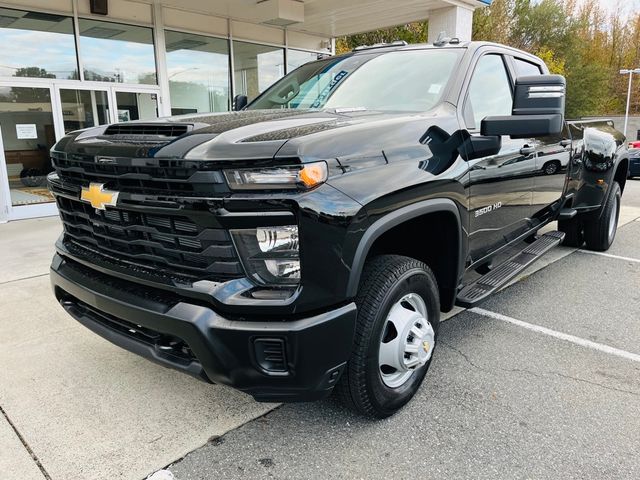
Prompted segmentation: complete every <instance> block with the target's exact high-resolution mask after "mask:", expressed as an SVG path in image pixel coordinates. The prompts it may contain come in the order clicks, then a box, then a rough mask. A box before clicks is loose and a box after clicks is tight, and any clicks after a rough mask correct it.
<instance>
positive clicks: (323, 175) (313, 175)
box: [298, 162, 327, 188]
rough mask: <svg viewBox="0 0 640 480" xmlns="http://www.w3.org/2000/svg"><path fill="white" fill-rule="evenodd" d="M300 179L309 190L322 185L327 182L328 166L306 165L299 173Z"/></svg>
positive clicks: (324, 164) (319, 164) (322, 163)
mask: <svg viewBox="0 0 640 480" xmlns="http://www.w3.org/2000/svg"><path fill="white" fill-rule="evenodd" d="M298 178H299V179H300V181H301V182H302V183H303V184H304V186H305V187H307V188H312V187H315V186H316V185H320V184H321V183H323V182H325V181H326V180H327V164H326V163H324V162H318V163H311V164H309V165H305V166H304V168H303V169H302V170H300V172H299V173H298Z"/></svg>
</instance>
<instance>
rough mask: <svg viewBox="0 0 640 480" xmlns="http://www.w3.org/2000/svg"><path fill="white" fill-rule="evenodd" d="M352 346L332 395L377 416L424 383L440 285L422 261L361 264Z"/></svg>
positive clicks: (385, 259) (382, 259)
mask: <svg viewBox="0 0 640 480" xmlns="http://www.w3.org/2000/svg"><path fill="white" fill-rule="evenodd" d="M356 305H357V307H358V318H357V322H356V332H355V340H354V347H353V352H352V354H351V357H350V359H349V361H348V363H347V368H346V369H345V372H344V374H343V375H342V377H341V379H340V381H339V383H338V385H337V386H336V391H337V393H338V395H339V397H340V399H341V400H342V402H343V403H344V404H346V405H347V406H349V407H350V408H352V409H353V410H355V411H356V412H358V413H360V414H363V415H366V416H370V417H375V418H385V417H388V416H390V415H393V414H394V413H395V412H397V411H398V410H399V409H400V408H402V407H403V406H404V405H406V404H407V402H409V400H411V398H412V397H413V396H414V394H415V393H416V391H417V390H418V388H419V387H420V385H421V384H422V380H423V379H424V376H425V374H426V373H427V370H428V369H429V365H430V364H431V359H432V356H433V352H434V348H435V345H436V340H437V332H438V326H439V323H440V301H439V295H438V286H437V283H436V279H435V277H434V275H433V272H431V270H430V269H429V267H428V266H427V265H425V264H424V263H422V262H420V261H418V260H415V259H412V258H408V257H402V256H399V255H382V256H379V257H374V258H373V259H371V260H370V261H368V262H367V264H366V265H365V268H364V271H363V273H362V278H361V281H360V286H359V289H358V295H357V297H356Z"/></svg>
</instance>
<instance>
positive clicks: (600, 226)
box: [584, 182, 622, 252]
mask: <svg viewBox="0 0 640 480" xmlns="http://www.w3.org/2000/svg"><path fill="white" fill-rule="evenodd" d="M621 198H622V191H621V189H620V185H619V184H618V182H612V183H611V187H610V190H609V197H608V198H607V203H606V204H605V206H604V209H603V211H602V215H600V217H599V218H594V219H592V220H588V221H585V223H584V238H585V241H586V243H587V248H588V249H589V250H595V251H598V252H604V251H606V250H609V247H611V245H612V244H613V241H614V240H615V238H616V231H617V229H618V219H619V217H620V200H621Z"/></svg>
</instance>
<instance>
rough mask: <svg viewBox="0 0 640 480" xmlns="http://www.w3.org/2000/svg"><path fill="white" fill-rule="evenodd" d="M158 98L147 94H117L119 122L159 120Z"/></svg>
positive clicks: (153, 94) (152, 94)
mask: <svg viewBox="0 0 640 480" xmlns="http://www.w3.org/2000/svg"><path fill="white" fill-rule="evenodd" d="M157 98H158V96H157V95H156V94H155V93H145V92H116V104H117V109H118V118H117V119H116V120H117V121H118V122H128V121H130V120H153V119H154V118H158V100H157Z"/></svg>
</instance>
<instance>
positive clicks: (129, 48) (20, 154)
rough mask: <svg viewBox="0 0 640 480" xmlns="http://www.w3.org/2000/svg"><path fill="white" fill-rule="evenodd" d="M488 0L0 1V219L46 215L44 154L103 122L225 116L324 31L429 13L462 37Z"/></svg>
mask: <svg viewBox="0 0 640 480" xmlns="http://www.w3.org/2000/svg"><path fill="white" fill-rule="evenodd" d="M488 3H490V2H489V1H488V0H399V1H394V2H388V1H382V0H354V1H352V2H342V1H339V0H305V1H299V0H211V1H206V2H205V1H201V0H182V1H181V0H146V1H144V0H140V1H135V0H107V1H104V0H103V1H93V0H15V1H0V44H1V45H2V46H3V48H2V49H1V51H0V223H2V222H6V221H10V220H18V219H23V218H33V217H42V216H49V215H56V214H57V212H56V207H55V204H54V203H53V202H52V197H51V196H50V195H49V193H48V191H47V187H46V175H47V173H49V171H50V169H51V167H50V159H49V149H50V148H51V147H52V146H53V145H54V143H55V142H56V141H57V140H59V139H60V138H62V137H63V136H64V135H65V133H66V132H70V131H73V130H78V129H82V128H87V127H92V126H96V125H100V124H105V123H113V122H122V121H129V120H151V119H155V118H158V117H162V116H168V115H180V114H193V113H200V112H227V111H229V110H230V107H231V102H232V98H233V96H234V95H238V94H244V95H247V96H248V97H249V100H251V99H252V98H255V97H256V96H257V95H258V94H259V93H260V92H262V91H263V90H264V89H266V88H267V87H268V86H269V85H271V84H272V83H273V82H274V81H276V80H277V79H279V78H280V77H282V76H283V75H285V74H286V73H287V72H289V71H291V70H293V69H295V68H297V67H298V66H300V65H302V64H304V63H306V62H309V61H311V60H315V59H318V58H322V57H323V56H326V55H331V54H333V53H334V45H335V42H334V38H336V37H338V36H341V35H346V34H351V33H357V32H362V31H367V30H372V29H375V28H381V27H385V26H390V25H396V24H401V23H404V22H407V21H413V20H416V19H418V18H429V19H430V24H433V25H434V28H433V29H430V34H431V30H433V31H434V32H436V31H442V30H446V31H447V33H449V34H450V35H452V36H458V37H460V38H461V39H463V40H464V39H470V35H471V21H472V14H473V10H474V8H477V7H481V6H483V5H486V4H488Z"/></svg>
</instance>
